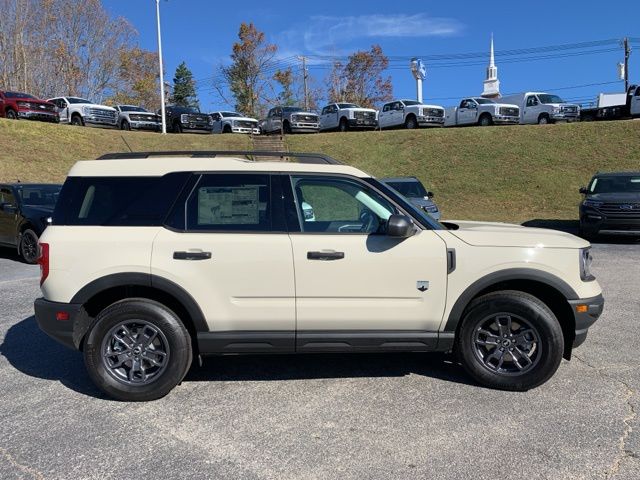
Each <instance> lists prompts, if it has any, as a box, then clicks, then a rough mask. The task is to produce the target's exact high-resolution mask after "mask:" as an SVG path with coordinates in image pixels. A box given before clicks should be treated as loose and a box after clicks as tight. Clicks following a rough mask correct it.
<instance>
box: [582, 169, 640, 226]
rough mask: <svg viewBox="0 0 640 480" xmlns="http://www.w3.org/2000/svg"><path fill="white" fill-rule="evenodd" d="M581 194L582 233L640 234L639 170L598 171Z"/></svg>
mask: <svg viewBox="0 0 640 480" xmlns="http://www.w3.org/2000/svg"><path fill="white" fill-rule="evenodd" d="M580 193H582V194H583V195H584V199H583V200H582V202H581V203H580V235H581V236H583V237H586V238H589V237H593V236H595V235H597V234H604V235H639V236H640V172H617V173H597V174H595V175H594V176H593V178H592V179H591V181H590V182H589V186H588V187H582V188H580Z"/></svg>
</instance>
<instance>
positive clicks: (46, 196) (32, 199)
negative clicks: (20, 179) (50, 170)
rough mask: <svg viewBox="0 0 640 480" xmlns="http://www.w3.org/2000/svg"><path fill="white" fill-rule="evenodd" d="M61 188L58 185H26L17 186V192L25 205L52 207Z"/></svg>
mask: <svg viewBox="0 0 640 480" xmlns="http://www.w3.org/2000/svg"><path fill="white" fill-rule="evenodd" d="M61 188H62V187H61V186H60V185H27V186H19V187H18V188H17V190H18V195H20V199H21V200H22V203H24V204H25V205H29V206H45V207H54V206H55V204H56V202H57V201H58V195H59V194H60V189H61Z"/></svg>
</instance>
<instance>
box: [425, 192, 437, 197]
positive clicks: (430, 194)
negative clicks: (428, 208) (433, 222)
mask: <svg viewBox="0 0 640 480" xmlns="http://www.w3.org/2000/svg"><path fill="white" fill-rule="evenodd" d="M434 196H435V195H434V194H433V192H427V198H433V197H434Z"/></svg>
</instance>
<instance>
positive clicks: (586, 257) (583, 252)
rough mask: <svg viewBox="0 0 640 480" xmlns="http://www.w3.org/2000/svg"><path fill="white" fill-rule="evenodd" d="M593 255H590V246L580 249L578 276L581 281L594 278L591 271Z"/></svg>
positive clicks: (589, 280) (588, 280)
mask: <svg viewBox="0 0 640 480" xmlns="http://www.w3.org/2000/svg"><path fill="white" fill-rule="evenodd" d="M592 262H593V257H592V256H591V248H581V249H580V278H581V279H582V281H583V282H591V281H593V280H595V279H596V277H594V276H593V274H592V273H591V263H592Z"/></svg>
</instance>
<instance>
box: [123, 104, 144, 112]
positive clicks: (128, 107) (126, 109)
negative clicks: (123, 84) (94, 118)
mask: <svg viewBox="0 0 640 480" xmlns="http://www.w3.org/2000/svg"><path fill="white" fill-rule="evenodd" d="M120 111H121V112H148V111H149V110H147V109H145V108H142V107H134V106H133V105H120Z"/></svg>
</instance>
